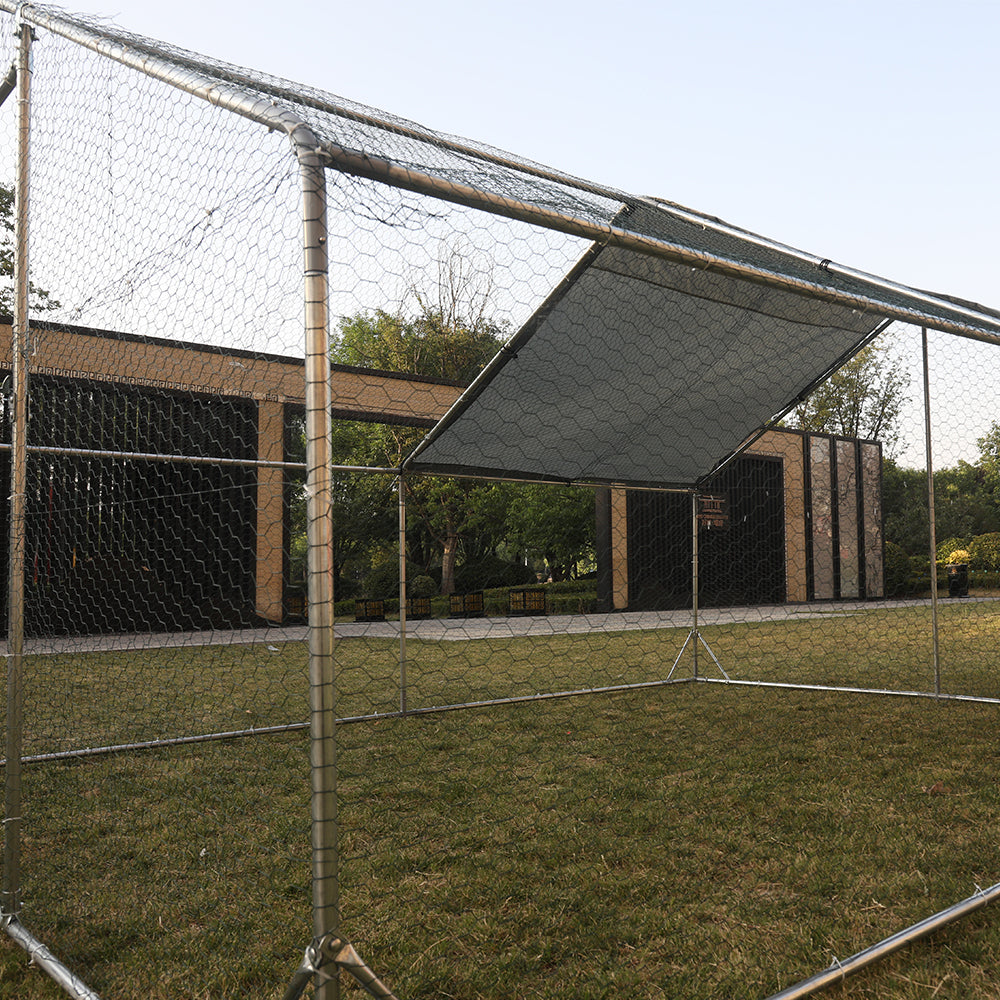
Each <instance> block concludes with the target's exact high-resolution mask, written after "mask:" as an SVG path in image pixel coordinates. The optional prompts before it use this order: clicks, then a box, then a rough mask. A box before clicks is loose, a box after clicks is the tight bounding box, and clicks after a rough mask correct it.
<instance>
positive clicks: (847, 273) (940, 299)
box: [634, 195, 1000, 321]
mask: <svg viewBox="0 0 1000 1000" xmlns="http://www.w3.org/2000/svg"><path fill="white" fill-rule="evenodd" d="M634 200H635V201H637V202H639V203H641V204H644V205H647V206H650V207H653V208H656V209H658V210H660V211H666V212H669V213H670V214H672V215H676V216H678V217H679V218H681V219H683V220H684V221H685V222H691V223H694V224H696V225H700V226H704V227H705V228H707V229H712V230H714V231H715V232H717V233H722V234H724V235H726V236H732V237H735V238H736V239H739V240H743V241H744V242H746V243H751V244H753V245H754V246H758V247H761V248H763V249H766V250H777V251H778V252H779V253H785V254H788V255H789V256H791V257H795V258H796V259H797V260H801V261H803V262H804V263H806V264H812V265H814V266H815V267H817V268H819V269H820V270H822V271H827V272H829V273H830V274H837V275H842V276H843V277H845V278H854V279H857V280H859V281H864V282H866V283H867V284H871V285H874V286H875V287H877V288H882V289H884V290H885V291H892V292H900V293H903V294H905V295H907V296H908V297H910V298H914V299H918V300H921V301H924V302H929V303H934V304H940V305H943V306H945V307H946V308H948V309H949V310H953V311H955V312H958V313H964V314H965V315H967V316H972V317H976V318H981V317H990V316H991V313H990V312H989V311H980V310H986V309H987V307H985V306H981V305H980V304H979V303H974V304H975V305H977V306H979V309H971V308H969V305H967V304H965V303H962V302H959V301H956V300H953V299H950V298H948V297H947V296H944V295H940V294H938V293H936V292H927V291H923V290H922V289H919V288H914V287H913V286H911V285H901V284H900V283H899V282H896V281H891V280H889V279H888V278H882V277H880V276H879V275H877V274H872V273H871V272H870V271H862V270H859V269H858V268H855V267H848V266H847V265H846V264H838V263H836V262H835V261H833V260H831V259H830V258H829V257H819V256H817V255H816V254H813V253H810V252H809V251H808V250H800V249H798V248H797V247H793V246H791V245H790V244H788V243H782V242H780V241H778V240H772V239H769V238H768V237H767V236H761V235H760V234H759V233H754V232H752V231H751V230H749V229H743V228H742V227H740V226H734V225H733V224H732V223H729V222H725V221H724V220H722V219H718V218H715V217H712V216H705V215H703V214H702V213H700V212H699V211H697V209H692V208H686V207H684V206H683V205H678V204H676V203H675V202H671V201H667V200H666V199H664V198H660V197H657V196H656V195H653V196H650V197H644V198H635V199H634ZM995 319H996V320H997V321H1000V316H998V317H995Z"/></svg>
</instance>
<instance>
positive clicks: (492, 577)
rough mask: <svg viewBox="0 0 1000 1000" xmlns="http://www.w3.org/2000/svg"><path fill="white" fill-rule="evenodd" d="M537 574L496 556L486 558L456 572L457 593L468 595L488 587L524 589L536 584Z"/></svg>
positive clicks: (464, 564)
mask: <svg viewBox="0 0 1000 1000" xmlns="http://www.w3.org/2000/svg"><path fill="white" fill-rule="evenodd" d="M534 582H535V574H534V572H533V571H532V569H531V567H530V566H525V565H524V564H523V563H519V562H508V561H507V560H505V559H498V558H497V557H496V556H485V557H484V558H482V559H477V560H476V561H475V562H469V563H463V564H462V565H461V566H459V567H458V569H456V570H455V592H456V593H459V594H467V593H469V592H470V591H473V590H485V589H486V588H487V587H523V586H524V585H525V584H528V583H534Z"/></svg>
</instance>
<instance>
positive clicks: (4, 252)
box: [0, 185, 59, 316]
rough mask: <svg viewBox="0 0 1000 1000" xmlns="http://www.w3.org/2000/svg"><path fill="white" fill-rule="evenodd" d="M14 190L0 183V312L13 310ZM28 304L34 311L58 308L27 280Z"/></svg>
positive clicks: (5, 313)
mask: <svg viewBox="0 0 1000 1000" xmlns="http://www.w3.org/2000/svg"><path fill="white" fill-rule="evenodd" d="M15 250H16V245H15V242H14V192H13V191H12V190H11V189H10V188H8V187H3V186H2V185H0V313H3V314H4V315H7V316H10V315H11V314H12V313H13V312H14V253H15ZM28 304H29V307H30V308H31V309H33V310H35V311H45V310H48V309H58V308H59V303H58V301H56V299H54V298H53V297H52V296H51V295H50V294H49V293H48V292H47V291H45V290H44V289H42V288H38V287H36V286H35V285H34V284H31V283H30V282H29V285H28Z"/></svg>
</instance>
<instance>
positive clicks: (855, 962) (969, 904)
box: [768, 883, 1000, 1000]
mask: <svg viewBox="0 0 1000 1000" xmlns="http://www.w3.org/2000/svg"><path fill="white" fill-rule="evenodd" d="M998 898H1000V883H997V884H996V885H994V886H991V887H990V888H989V889H979V888H978V886H977V888H976V893H975V895H972V896H970V897H969V898H968V899H963V900H962V902H960V903H956V904H955V905H954V906H950V907H948V908H947V909H946V910H941V911H940V912H939V913H935V914H934V916H932V917H927V918H926V919H925V920H921V921H920V922H919V923H916V924H913V925H912V926H911V927H907V928H906V930H902V931H899V932H898V933H896V934H893V935H892V936H891V937H887V938H885V939H884V940H883V941H880V942H879V943H878V944H874V945H872V946H871V947H870V948H866V949H865V950H864V951H859V952H858V953H857V954H856V955H852V956H851V957H850V958H848V959H845V960H844V961H843V962H839V961H837V959H836V958H835V959H834V960H833V965H831V966H830V967H829V968H828V969H824V970H823V971H822V972H818V973H817V974H816V975H815V976H811V977H810V978H809V979H803V980H802V981H801V982H799V983H796V984H795V985H794V986H789V987H788V989H785V990H782V991H781V992H780V993H775V994H773V995H772V996H770V997H768V1000H798V998H799V997H806V996H810V995H811V994H813V993H818V992H819V991H820V990H823V989H826V988H827V987H829V986H834V985H836V984H837V983H839V982H841V981H842V980H843V979H844V977H845V976H849V975H850V974H851V973H852V972H858V971H859V970H861V969H863V968H865V967H866V966H868V965H871V964H873V963H874V962H877V961H879V960H881V959H883V958H885V957H886V956H887V955H891V954H892V953H893V952H895V951H899V950H900V948H904V947H906V945H908V944H911V943H912V942H914V941H918V940H919V939H920V938H923V937H926V936H927V935H928V934H932V933H933V932H934V931H936V930H938V929H939V928H941V927H944V926H945V925H947V924H950V923H952V922H953V921H955V920H958V919H959V918H960V917H964V916H966V915H967V914H969V913H972V912H974V911H975V910H978V909H980V908H981V907H983V906H986V904H987V903H991V902H993V901H994V900H995V899H998Z"/></svg>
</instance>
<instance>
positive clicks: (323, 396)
mask: <svg viewBox="0 0 1000 1000" xmlns="http://www.w3.org/2000/svg"><path fill="white" fill-rule="evenodd" d="M303 131H306V130H303ZM294 138H296V137H294V136H293V139H294ZM306 139H307V140H308V139H311V136H307V137H306ZM296 152H297V155H298V160H299V175H300V179H301V182H302V224H303V255H304V266H305V271H304V288H303V291H304V297H305V341H306V342H305V377H306V493H307V501H306V518H307V522H308V523H307V541H308V564H307V565H308V571H307V590H308V601H309V720H310V764H311V767H310V772H311V775H312V778H311V783H312V888H313V902H312V910H313V933H314V935H315V937H316V938H317V939H322V938H325V937H326V936H327V935H329V934H330V933H331V932H333V931H335V930H336V928H337V927H338V925H339V921H340V899H339V881H338V863H339V861H338V844H337V756H336V685H335V674H334V656H333V653H334V641H333V599H334V597H333V527H332V522H331V517H330V505H331V497H332V485H333V484H332V472H331V468H330V466H331V459H332V453H333V446H332V441H331V427H330V344H329V307H328V270H329V262H328V256H327V222H326V173H325V170H324V167H323V162H322V157H321V155H320V153H319V151H318V150H317V149H316V148H315V143H312V144H309V143H308V141H306V142H302V141H300V142H297V143H296ZM334 968H336V967H334ZM339 995H340V985H339V979H338V977H337V975H336V974H334V976H333V977H332V978H329V979H326V978H325V977H323V974H322V973H320V981H318V982H317V985H316V993H315V996H316V998H317V1000H337V997H339Z"/></svg>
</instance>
